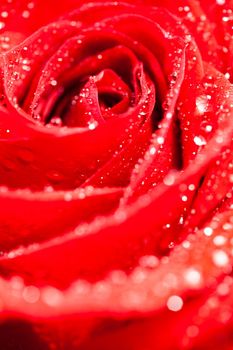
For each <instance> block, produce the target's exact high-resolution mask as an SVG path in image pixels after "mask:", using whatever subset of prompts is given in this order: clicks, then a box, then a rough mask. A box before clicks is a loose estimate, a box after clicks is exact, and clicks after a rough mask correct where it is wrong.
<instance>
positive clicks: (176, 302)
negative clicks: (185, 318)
mask: <svg viewBox="0 0 233 350" xmlns="http://www.w3.org/2000/svg"><path fill="white" fill-rule="evenodd" d="M183 304H184V303H183V300H182V298H181V297H179V296H178V295H172V296H170V297H169V298H168V301H167V307H168V309H169V310H170V311H175V312H176V311H180V310H181V309H182V307H183Z"/></svg>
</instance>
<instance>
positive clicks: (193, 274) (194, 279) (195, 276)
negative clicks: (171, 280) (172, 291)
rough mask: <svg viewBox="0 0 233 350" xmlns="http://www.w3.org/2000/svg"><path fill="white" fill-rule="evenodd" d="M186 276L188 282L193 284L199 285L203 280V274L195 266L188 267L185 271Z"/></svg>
mask: <svg viewBox="0 0 233 350" xmlns="http://www.w3.org/2000/svg"><path fill="white" fill-rule="evenodd" d="M184 278H185V280H186V282H187V283H188V284H189V285H191V286H197V285H198V284H200V282H201V279H202V277H201V274H200V272H199V271H198V270H196V269H195V268H192V267H190V268H188V269H187V270H186V271H185V273H184Z"/></svg>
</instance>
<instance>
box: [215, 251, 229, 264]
mask: <svg viewBox="0 0 233 350" xmlns="http://www.w3.org/2000/svg"><path fill="white" fill-rule="evenodd" d="M212 259H213V262H214V264H215V265H216V266H218V267H224V266H226V265H227V264H228V263H229V257H228V255H227V254H226V253H225V252H224V251H223V250H215V251H214V252H213V256H212Z"/></svg>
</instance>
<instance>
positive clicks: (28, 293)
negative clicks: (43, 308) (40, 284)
mask: <svg viewBox="0 0 233 350" xmlns="http://www.w3.org/2000/svg"><path fill="white" fill-rule="evenodd" d="M23 298H24V300H25V301H27V302H28V303H36V302H37V301H38V300H39V298H40V291H39V289H38V288H37V287H35V286H27V287H25V288H24V290H23Z"/></svg>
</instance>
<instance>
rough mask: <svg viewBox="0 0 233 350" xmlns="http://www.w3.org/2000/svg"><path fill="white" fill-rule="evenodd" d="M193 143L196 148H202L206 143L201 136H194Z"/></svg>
mask: <svg viewBox="0 0 233 350" xmlns="http://www.w3.org/2000/svg"><path fill="white" fill-rule="evenodd" d="M193 141H194V143H195V144H196V145H197V146H204V145H206V143H207V142H206V139H205V138H204V137H203V136H195V137H194V139H193Z"/></svg>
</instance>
